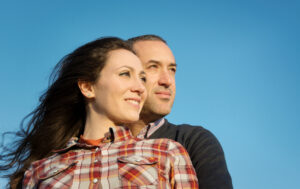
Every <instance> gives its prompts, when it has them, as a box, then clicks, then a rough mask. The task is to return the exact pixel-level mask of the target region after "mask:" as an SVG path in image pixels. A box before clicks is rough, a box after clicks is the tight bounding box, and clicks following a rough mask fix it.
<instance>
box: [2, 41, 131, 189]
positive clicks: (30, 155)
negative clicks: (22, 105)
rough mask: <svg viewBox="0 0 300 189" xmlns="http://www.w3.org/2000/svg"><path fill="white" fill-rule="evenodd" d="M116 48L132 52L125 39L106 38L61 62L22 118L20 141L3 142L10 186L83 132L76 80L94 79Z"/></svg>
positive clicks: (83, 117) (82, 107)
mask: <svg viewBox="0 0 300 189" xmlns="http://www.w3.org/2000/svg"><path fill="white" fill-rule="evenodd" d="M117 49H126V50H129V51H131V52H133V51H132V49H131V47H130V45H128V43H127V42H125V41H123V40H122V39H119V38H116V37H107V38H100V39H97V40H95V41H92V42H89V43H87V44H85V45H83V46H81V47H79V48H77V49H76V50H75V51H73V52H72V53H70V54H68V55H67V56H65V57H64V58H63V59H62V60H61V61H60V62H58V64H57V65H56V66H55V68H54V70H53V71H52V74H51V75H50V79H49V87H48V89H47V90H46V91H45V92H44V94H43V95H42V96H41V97H40V98H39V101H40V103H39V105H38V106H37V107H36V108H35V110H33V111H32V112H31V113H30V114H29V115H28V116H26V117H25V118H24V119H23V120H22V122H21V125H20V130H19V131H17V132H15V133H13V134H14V135H15V136H16V137H17V138H18V140H15V141H14V142H13V143H12V145H10V148H8V147H6V145H4V144H3V142H2V146H1V155H0V162H1V164H0V170H1V171H10V173H9V174H7V175H6V177H8V178H9V179H10V182H9V186H8V187H10V188H13V189H15V188H21V187H22V186H21V185H22V179H23V176H24V172H25V171H26V170H27V169H28V168H29V166H30V164H31V163H32V162H33V161H36V160H39V159H43V158H45V157H48V156H50V155H52V154H53V150H55V149H60V148H63V147H64V146H65V144H66V143H67V141H68V140H69V139H70V138H71V137H73V136H79V135H80V134H82V132H83V129H84V128H83V127H84V124H85V120H86V109H85V105H86V102H85V99H84V97H83V95H82V94H81V92H80V89H79V87H78V84H77V83H78V81H79V80H80V81H88V82H95V81H96V80H97V79H98V77H99V76H100V75H99V74H100V72H101V70H102V69H103V67H104V65H105V62H106V59H107V55H108V53H109V52H110V51H112V50H117ZM28 119H29V121H27V123H25V122H26V120H28ZM5 134H9V133H8V132H7V133H5ZM5 134H4V135H5ZM4 135H3V138H4ZM3 162H4V163H3Z"/></svg>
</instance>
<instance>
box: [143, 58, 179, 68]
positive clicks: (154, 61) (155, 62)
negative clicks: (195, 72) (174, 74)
mask: <svg viewBox="0 0 300 189" xmlns="http://www.w3.org/2000/svg"><path fill="white" fill-rule="evenodd" d="M147 63H154V64H161V62H160V61H157V60H149V61H148V62H147ZM169 66H175V67H177V64H176V63H170V64H169Z"/></svg>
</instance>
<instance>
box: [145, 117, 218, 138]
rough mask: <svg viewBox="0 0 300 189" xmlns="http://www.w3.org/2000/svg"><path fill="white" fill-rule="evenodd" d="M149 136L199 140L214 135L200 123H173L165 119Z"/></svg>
mask: <svg viewBox="0 0 300 189" xmlns="http://www.w3.org/2000/svg"><path fill="white" fill-rule="evenodd" d="M150 138H169V139H173V140H175V141H182V140H187V139H191V138H194V139H196V138H197V139H198V140H201V139H205V138H215V137H214V135H213V134H212V133H211V132H210V131H209V130H207V129H206V128H204V127H202V126H200V125H190V124H173V123H170V122H169V121H168V120H166V119H165V123H164V124H163V125H162V126H161V127H160V128H159V129H158V130H156V131H155V132H154V133H153V134H152V135H151V136H150Z"/></svg>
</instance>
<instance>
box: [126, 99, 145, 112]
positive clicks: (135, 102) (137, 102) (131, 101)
mask: <svg viewBox="0 0 300 189" xmlns="http://www.w3.org/2000/svg"><path fill="white" fill-rule="evenodd" d="M125 101H126V102H128V103H129V104H130V105H132V106H134V107H135V108H138V109H139V108H140V102H141V99H139V98H126V99H125Z"/></svg>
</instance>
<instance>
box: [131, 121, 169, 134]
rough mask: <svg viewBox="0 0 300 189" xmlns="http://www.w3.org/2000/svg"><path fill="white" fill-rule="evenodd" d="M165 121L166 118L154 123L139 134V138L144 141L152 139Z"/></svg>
mask: <svg viewBox="0 0 300 189" xmlns="http://www.w3.org/2000/svg"><path fill="white" fill-rule="evenodd" d="M165 121H166V120H165V118H160V119H158V120H156V121H154V122H151V123H149V124H148V125H147V126H146V127H144V128H143V129H142V130H141V131H140V132H139V134H138V135H137V138H140V139H144V138H148V137H150V136H151V135H152V134H153V133H154V132H155V131H156V130H157V129H159V128H160V127H161V126H162V125H163V124H164V123H165Z"/></svg>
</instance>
